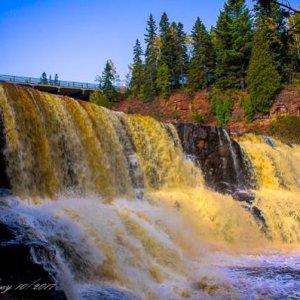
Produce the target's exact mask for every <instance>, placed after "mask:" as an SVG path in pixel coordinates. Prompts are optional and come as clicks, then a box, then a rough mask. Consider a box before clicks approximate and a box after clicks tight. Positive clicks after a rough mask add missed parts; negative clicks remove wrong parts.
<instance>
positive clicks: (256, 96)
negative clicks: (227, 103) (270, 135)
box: [247, 18, 280, 113]
mask: <svg viewBox="0 0 300 300" xmlns="http://www.w3.org/2000/svg"><path fill="white" fill-rule="evenodd" d="M268 30H269V29H268V22H267V20H265V19H264V18H261V19H260V20H258V31H257V32H256V33H255V34H254V39H253V49H252V54H251V59H250V64H249V69H248V73H247V85H248V90H249V93H250V97H251V98H250V99H251V107H252V110H253V111H254V112H263V113H267V112H268V111H269V109H270V107H271V105H272V100H273V96H274V94H275V93H276V91H277V90H278V88H279V86H280V75H279V73H278V71H277V69H276V67H275V65H274V64H273V59H272V52H271V49H270V43H271V42H270V41H269V40H268V39H267V38H266V36H267V32H268Z"/></svg>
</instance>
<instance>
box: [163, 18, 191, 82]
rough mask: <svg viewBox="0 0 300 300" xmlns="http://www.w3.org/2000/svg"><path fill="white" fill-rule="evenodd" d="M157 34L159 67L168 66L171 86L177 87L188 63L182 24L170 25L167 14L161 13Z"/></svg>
mask: <svg viewBox="0 0 300 300" xmlns="http://www.w3.org/2000/svg"><path fill="white" fill-rule="evenodd" d="M159 32H160V41H161V49H160V57H159V65H163V64H166V65H167V66H168V68H169V71H170V73H171V83H172V86H173V87H179V86H180V85H181V84H182V82H183V80H184V75H185V74H186V68H187V62H188V56H187V47H186V34H185V32H184V30H183V24H182V23H180V22H179V23H178V24H176V23H175V22H172V23H171V24H170V22H169V19H168V16H167V14H166V13H163V15H162V17H161V20H160V22H159Z"/></svg>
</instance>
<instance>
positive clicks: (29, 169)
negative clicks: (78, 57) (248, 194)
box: [0, 84, 300, 299]
mask: <svg viewBox="0 0 300 300" xmlns="http://www.w3.org/2000/svg"><path fill="white" fill-rule="evenodd" d="M0 115H1V117H2V119H3V122H4V128H5V138H6V148H5V157H6V159H7V162H8V169H7V173H8V176H9V179H10V182H11V187H12V190H13V194H14V195H16V196H18V197H19V202H20V204H19V205H21V206H25V207H26V209H25V210H26V211H27V210H28V211H30V213H29V214H28V215H30V216H31V217H32V216H33V215H35V214H36V216H37V217H36V218H40V217H41V216H43V218H50V219H51V222H52V221H53V222H57V223H60V222H62V223H64V222H66V224H68V225H67V226H69V227H70V228H71V229H72V231H74V232H77V233H76V234H74V247H75V248H76V249H77V251H79V253H80V255H79V257H84V258H85V260H86V262H85V263H86V264H87V265H88V266H89V268H88V271H86V272H87V274H86V273H84V272H83V270H74V269H72V272H74V273H76V274H77V273H78V274H77V275H76V274H75V275H74V278H72V280H73V281H76V282H77V283H78V282H79V283H82V282H83V283H84V282H85V281H89V282H93V283H95V282H100V283H103V282H105V283H109V284H114V285H116V286H122V287H124V288H127V289H130V290H131V291H133V293H134V294H135V295H137V296H139V297H141V298H142V299H162V298H163V299H177V298H182V297H188V296H191V297H194V299H205V297H207V299H210V298H209V297H213V298H214V299H216V298H219V299H222V297H225V295H231V296H232V295H237V294H238V292H237V291H236V290H235V289H234V288H232V287H230V286H228V284H227V282H226V275H224V274H223V275H222V274H218V273H217V272H218V271H217V270H216V269H215V267H214V266H213V265H214V264H216V263H217V262H218V255H216V256H213V257H212V256H211V253H214V252H215V251H225V252H226V251H227V252H229V253H236V252H237V251H238V252H242V251H245V250H247V252H249V251H250V252H251V251H257V249H262V248H274V247H276V248H277V249H279V248H283V247H286V246H287V245H293V247H296V248H297V247H299V241H300V197H299V195H300V193H299V191H300V187H299V180H300V175H299V172H300V151H299V150H300V148H299V146H294V147H293V148H291V147H289V146H287V145H283V144H281V143H279V142H278V141H275V144H276V147H275V148H272V147H271V146H270V145H268V144H267V143H266V142H265V141H264V140H263V138H260V137H256V136H247V137H244V138H243V139H242V140H240V144H241V146H242V148H243V149H244V151H245V152H246V153H247V155H248V157H249V158H250V160H251V162H252V165H253V167H254V172H255V175H256V178H257V180H258V189H257V190H256V191H254V193H255V194H256V200H255V202H254V204H253V205H255V206H256V207H258V208H259V209H261V211H262V212H263V214H264V216H265V219H266V222H267V225H268V226H267V229H266V228H263V226H262V224H261V223H260V222H258V221H257V220H256V219H255V218H254V217H253V215H252V214H251V213H250V212H249V211H248V210H247V209H245V207H243V204H242V203H240V202H237V201H235V200H233V199H232V197H231V196H230V195H221V194H219V193H216V192H214V191H212V190H210V189H208V188H207V187H206V186H205V183H204V180H203V177H202V174H201V171H200V169H198V168H197V167H196V166H195V165H194V164H193V163H192V162H191V161H188V160H186V159H185V157H184V154H183V152H182V149H181V147H180V146H179V145H178V136H177V134H176V130H175V128H174V127H173V126H172V125H171V124H168V125H163V124H161V123H159V122H157V121H155V120H154V119H152V118H150V117H142V116H134V115H131V116H129V115H125V114H121V113H114V112H111V111H109V110H107V109H105V108H101V107H98V106H96V105H93V104H89V103H85V102H80V101H74V100H72V99H70V98H67V97H58V96H55V95H50V94H44V93H40V92H38V91H35V90H31V89H23V88H16V87H14V86H10V85H6V84H5V85H4V84H2V85H0ZM166 127H168V129H169V130H167V128H166ZM170 131H171V132H172V135H170V134H169V132H170ZM141 189H142V190H144V193H145V196H144V198H143V199H142V200H140V199H137V197H136V193H137V191H138V190H141ZM23 210H24V209H23ZM32 211H33V212H32ZM64 224H65V223H64ZM262 229H264V230H262ZM39 230H40V229H39ZM57 230H64V229H62V228H60V227H59V226H58V228H57ZM78 232H79V233H78ZM43 234H44V235H45V236H46V238H47V239H48V240H51V241H53V243H56V240H55V239H56V238H57V237H54V236H53V234H54V233H53V232H51V230H50V231H49V232H48V229H47V228H44V229H43ZM55 234H57V233H55ZM61 239H63V240H64V242H65V243H67V242H70V241H67V240H66V236H64V235H63V234H62V236H61ZM76 239H77V241H76ZM77 243H78V245H77ZM57 247H58V246H57ZM58 248H59V247H58ZM59 249H60V248H59ZM59 249H58V251H61V250H59ZM73 259H75V258H73ZM82 263H84V262H82ZM68 264H70V265H72V261H71V262H68ZM82 273H84V274H82ZM82 278H84V279H85V280H83V279H82ZM211 280H213V282H214V283H213V284H211V283H208V282H210V281H211ZM65 284H66V283H65ZM66 285H68V284H66ZM205 289H208V290H209V291H210V292H207V290H205ZM210 293H211V294H210ZM236 293H237V294H236ZM69 295H71V296H70V299H73V298H74V299H75V298H76V297H77V296H76V292H75V291H69ZM199 297H201V298H199ZM228 297H229V296H228Z"/></svg>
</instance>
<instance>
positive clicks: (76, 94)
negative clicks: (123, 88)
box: [0, 75, 99, 100]
mask: <svg viewBox="0 0 300 300" xmlns="http://www.w3.org/2000/svg"><path fill="white" fill-rule="evenodd" d="M1 80H2V81H6V82H9V83H14V84H17V85H22V86H29V87H32V88H35V89H37V90H40V91H42V92H48V93H52V94H58V95H64V96H69V97H73V98H76V99H81V100H88V99H89V96H90V94H91V93H92V92H93V91H95V90H97V89H98V88H99V86H98V85H97V84H95V83H83V82H75V81H64V80H51V81H50V80H43V79H41V78H34V77H21V76H14V75H0V81H1Z"/></svg>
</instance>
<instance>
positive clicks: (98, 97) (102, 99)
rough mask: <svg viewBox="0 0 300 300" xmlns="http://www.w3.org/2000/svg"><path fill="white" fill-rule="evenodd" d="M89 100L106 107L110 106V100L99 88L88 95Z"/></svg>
mask: <svg viewBox="0 0 300 300" xmlns="http://www.w3.org/2000/svg"><path fill="white" fill-rule="evenodd" d="M90 102H91V103H94V104H97V105H99V106H104V107H107V108H111V107H112V102H111V101H110V100H109V99H108V98H107V97H106V96H105V95H104V93H103V92H102V91H100V90H97V91H94V92H93V93H92V94H91V95H90Z"/></svg>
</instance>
